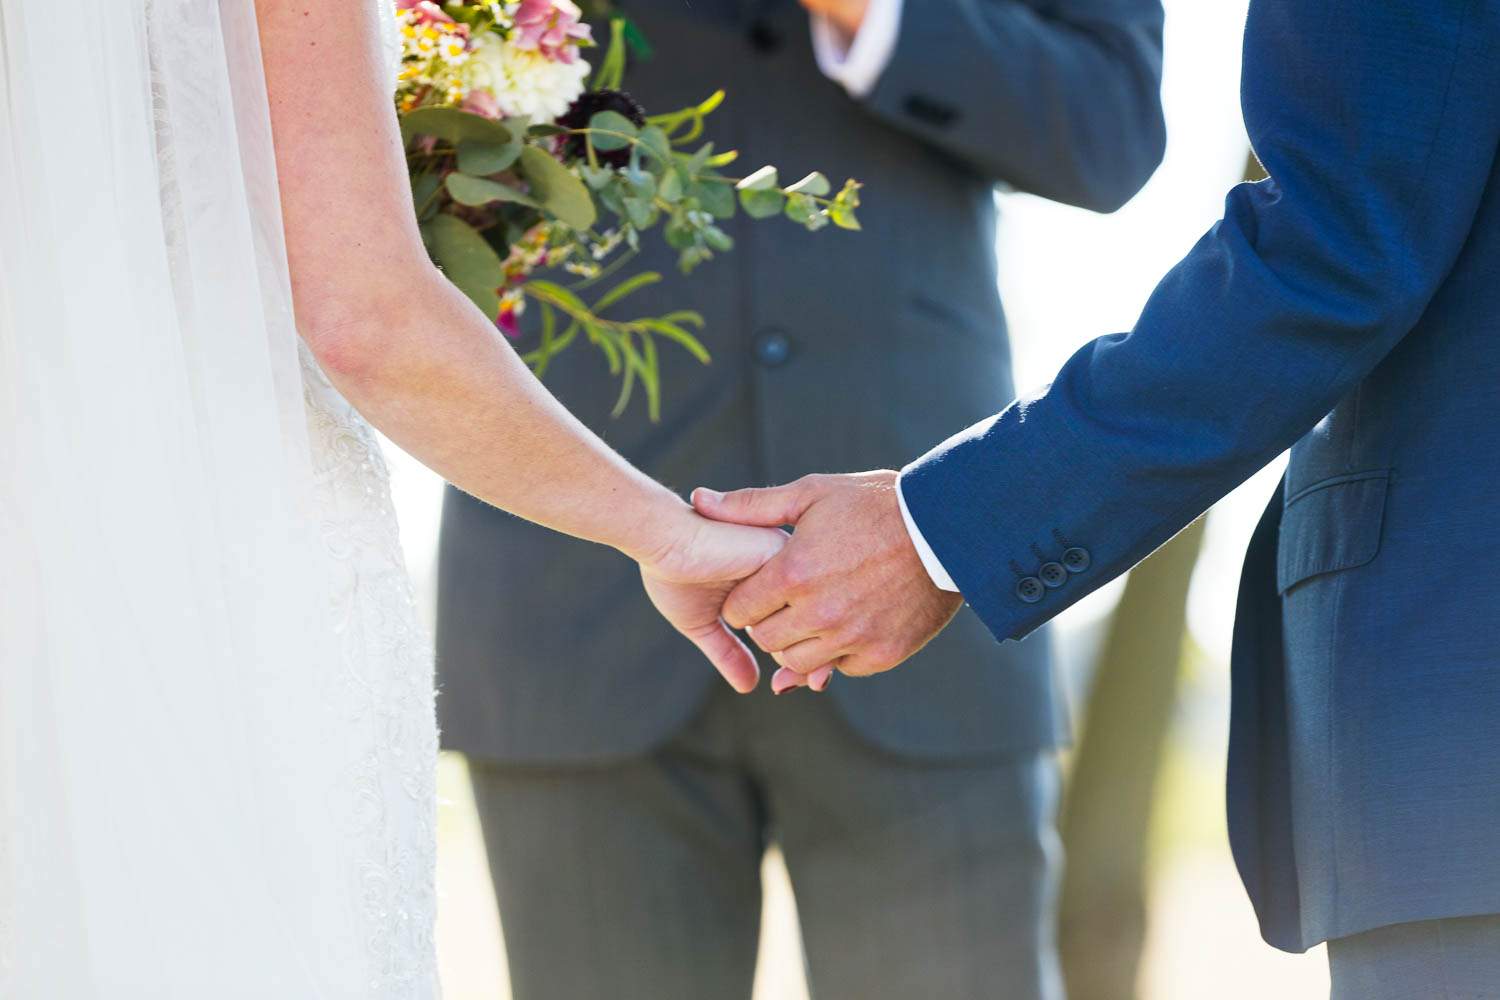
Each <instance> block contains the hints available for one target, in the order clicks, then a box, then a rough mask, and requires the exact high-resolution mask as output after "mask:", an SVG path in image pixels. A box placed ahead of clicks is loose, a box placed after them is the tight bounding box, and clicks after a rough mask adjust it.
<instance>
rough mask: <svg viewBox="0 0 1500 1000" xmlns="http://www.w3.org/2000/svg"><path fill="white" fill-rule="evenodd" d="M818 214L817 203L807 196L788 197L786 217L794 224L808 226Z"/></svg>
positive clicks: (795, 195)
mask: <svg viewBox="0 0 1500 1000" xmlns="http://www.w3.org/2000/svg"><path fill="white" fill-rule="evenodd" d="M817 214H818V205H817V202H815V201H813V200H812V199H811V198H809V197H808V196H807V195H805V194H792V195H788V196H787V199H786V217H787V218H788V219H791V220H792V221H793V222H797V223H801V224H802V225H804V226H805V225H808V223H810V222H811V221H812V218H813V216H815V215H817Z"/></svg>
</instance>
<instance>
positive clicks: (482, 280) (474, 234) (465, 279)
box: [422, 215, 505, 320]
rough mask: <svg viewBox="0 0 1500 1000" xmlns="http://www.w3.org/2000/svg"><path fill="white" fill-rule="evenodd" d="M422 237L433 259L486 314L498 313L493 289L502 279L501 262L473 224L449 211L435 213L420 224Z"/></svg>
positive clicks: (449, 278)
mask: <svg viewBox="0 0 1500 1000" xmlns="http://www.w3.org/2000/svg"><path fill="white" fill-rule="evenodd" d="M422 240H423V242H424V243H426V244H427V252H428V253H429V254H431V255H432V259H433V261H434V262H435V263H436V264H437V266H438V267H440V268H442V271H443V273H444V274H445V275H447V277H448V280H449V281H451V282H453V284H455V285H457V286H458V290H459V291H461V292H463V293H464V294H465V295H467V296H468V297H469V298H470V299H471V300H472V301H473V303H474V304H475V305H476V306H478V307H479V308H480V309H481V310H482V311H483V312H484V314H485V315H486V316H488V317H489V318H490V319H492V320H493V319H495V318H496V317H498V316H499V315H500V296H499V294H498V293H497V292H496V289H498V288H499V287H500V285H501V284H502V283H503V282H504V280H505V274H504V270H505V269H504V265H503V264H502V262H501V260H500V256H499V255H498V254H496V253H495V250H494V248H493V247H491V246H490V245H489V244H488V243H487V242H485V239H484V237H483V236H481V235H480V234H479V233H478V231H477V230H475V229H474V227H473V226H471V225H469V224H468V223H467V222H464V221H463V220H462V219H458V218H455V217H454V216H451V215H439V216H438V217H437V218H435V219H433V220H432V221H431V222H428V223H426V224H425V225H423V226H422Z"/></svg>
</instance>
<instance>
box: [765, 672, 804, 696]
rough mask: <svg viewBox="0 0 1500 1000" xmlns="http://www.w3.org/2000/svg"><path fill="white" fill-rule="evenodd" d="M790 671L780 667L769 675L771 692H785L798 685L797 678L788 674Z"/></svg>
mask: <svg viewBox="0 0 1500 1000" xmlns="http://www.w3.org/2000/svg"><path fill="white" fill-rule="evenodd" d="M790 673H791V671H789V670H787V669H785V668H782V669H780V670H777V671H776V673H775V674H773V675H772V676H771V693H772V694H785V693H786V692H788V691H790V690H792V688H795V687H797V686H798V684H797V678H796V677H793V676H789V675H790Z"/></svg>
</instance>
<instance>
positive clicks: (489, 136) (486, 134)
mask: <svg viewBox="0 0 1500 1000" xmlns="http://www.w3.org/2000/svg"><path fill="white" fill-rule="evenodd" d="M419 135H432V136H436V137H437V138H439V139H443V140H445V141H447V142H451V143H452V144H453V145H455V146H456V145H458V144H459V143H461V142H463V141H465V140H474V141H476V142H486V143H491V144H493V145H496V146H504V145H507V144H509V143H511V142H512V141H513V140H514V138H515V137H513V136H512V135H511V131H510V129H509V128H507V127H506V126H505V125H502V124H501V123H500V122H497V121H495V120H494V119H492V118H486V117H484V116H483V115H476V114H474V113H473V112H470V111H463V110H460V109H459V108H415V109H413V110H411V111H407V112H405V113H404V114H402V115H401V140H402V142H404V143H409V142H411V140H412V138H413V137H414V136H419Z"/></svg>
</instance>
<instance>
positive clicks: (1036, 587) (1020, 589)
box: [1016, 576, 1047, 604]
mask: <svg viewBox="0 0 1500 1000" xmlns="http://www.w3.org/2000/svg"><path fill="white" fill-rule="evenodd" d="M1046 592H1047V588H1046V587H1045V586H1044V585H1043V584H1042V581H1040V580H1038V579H1037V578H1036V577H1034V576H1023V577H1021V581H1020V582H1019V583H1017V584H1016V596H1017V597H1019V598H1020V599H1021V600H1023V601H1025V602H1026V603H1027V604H1035V603H1036V602H1037V601H1040V600H1041V599H1042V595H1043V594H1045V593H1046Z"/></svg>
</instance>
